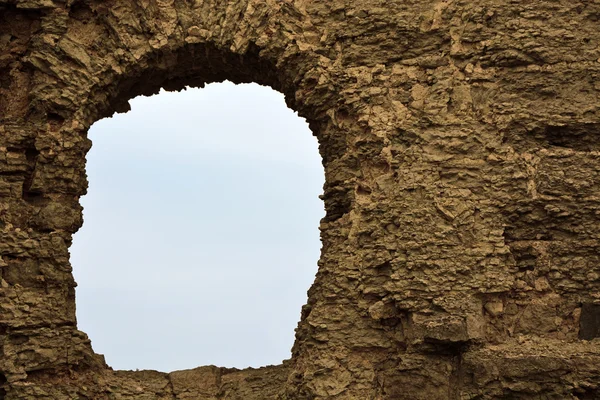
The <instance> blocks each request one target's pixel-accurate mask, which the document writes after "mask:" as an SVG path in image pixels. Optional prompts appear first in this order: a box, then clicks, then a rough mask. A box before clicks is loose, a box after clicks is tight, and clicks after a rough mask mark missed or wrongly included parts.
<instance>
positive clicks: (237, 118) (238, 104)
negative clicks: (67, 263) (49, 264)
mask: <svg viewBox="0 0 600 400" xmlns="http://www.w3.org/2000/svg"><path fill="white" fill-rule="evenodd" d="M131 105H132V111H130V112H129V113H127V114H119V115H116V116H114V117H113V118H109V119H104V120H102V121H99V122H97V123H96V124H94V126H93V127H92V129H91V130H90V133H89V135H90V138H91V139H92V140H93V143H94V144H93V147H92V149H91V151H90V153H89V154H88V158H87V173H88V178H89V182H90V187H89V191H88V195H86V196H85V197H83V199H82V204H83V206H84V208H85V209H84V220H85V222H84V225H83V228H82V229H81V230H80V231H79V232H78V233H76V234H75V236H74V243H73V246H72V247H71V262H72V265H73V271H74V274H75V279H76V280H77V282H78V284H79V286H78V287H77V318H78V324H79V329H81V330H83V331H84V332H86V333H87V334H88V335H89V336H90V339H91V340H92V346H93V348H94V350H95V351H96V352H97V353H100V354H104V355H105V357H106V360H107V362H108V364H109V365H111V366H112V367H113V368H115V369H156V370H160V371H172V370H178V369H186V368H194V367H197V366H200V365H209V364H214V365H218V366H225V367H238V368H245V367H248V366H253V367H258V366H263V365H269V364H278V363H280V362H281V361H282V360H283V359H286V358H289V357H290V348H291V346H292V344H293V341H294V329H295V327H296V325H297V323H298V320H299V318H300V309H301V307H302V305H303V304H305V302H306V291H307V290H308V288H309V286H310V285H311V283H312V282H313V280H314V275H315V273H316V270H317V265H316V263H317V260H318V258H319V250H320V241H319V231H318V225H319V220H320V219H321V218H322V217H323V215H324V211H323V203H322V201H321V200H319V198H318V195H319V194H321V193H322V187H323V168H322V166H321V158H320V156H319V153H318V147H317V141H316V139H315V138H314V137H313V136H312V134H311V132H310V130H309V129H308V126H307V124H306V122H305V120H304V119H302V118H300V117H298V116H297V115H296V114H295V113H294V112H293V111H291V110H290V109H288V108H287V106H286V105H285V102H284V100H283V95H281V94H280V93H278V92H275V91H273V90H272V89H270V88H266V87H261V86H258V85H255V84H252V85H237V86H236V85H233V84H231V83H229V82H225V83H221V84H212V85H208V86H207V87H206V88H204V89H188V90H187V91H184V92H180V93H161V94H159V95H157V96H153V97H138V98H136V99H134V100H132V101H131Z"/></svg>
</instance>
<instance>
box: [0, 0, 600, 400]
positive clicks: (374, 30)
mask: <svg viewBox="0 0 600 400" xmlns="http://www.w3.org/2000/svg"><path fill="white" fill-rule="evenodd" d="M599 24H600V3H599V2H598V1H593V0H579V1H578V0H554V1H543V0H533V1H512V0H488V1H483V0H481V1H477V0H475V1H473V0H469V1H466V0H445V1H435V0H431V1H422V0H421V1H416V0H385V1H384V0H370V1H365V0H328V1H314V0H313V1H311V0H228V1H222V0H105V1H100V0H0V197H1V200H0V235H1V240H0V257H1V258H0V272H1V281H0V384H1V385H2V389H0V399H2V398H4V399H59V400H60V399H169V400H171V399H201V400H202V399H206V400H208V399H211V400H212V399H228V400H230V399H240V400H241V399H244V400H251V399H276V398H279V399H288V400H292V399H296V400H299V399H306V400H308V399H361V400H362V399H372V400H388V399H389V400H392V399H407V400H408V399H411V400H421V399H423V400H424V399H426V400H438V399H439V400H442V399H461V400H462V399H598V398H600V340H598V339H595V340H594V338H597V337H600V305H599V304H600V223H599V222H600V221H599V220H600V31H599V30H598V26H599ZM225 79H228V80H231V81H233V82H257V83H260V84H263V85H268V86H270V87H272V88H274V89H276V90H279V91H281V92H282V93H284V94H285V96H286V101H287V103H288V105H289V107H291V108H292V109H294V110H296V111H298V112H299V114H300V115H301V116H303V117H305V118H306V119H307V120H308V121H309V123H310V127H311V129H312V131H313V133H314V135H315V136H316V137H317V138H318V140H319V143H320V153H321V156H322V158H323V165H324V168H325V175H326V183H325V187H324V196H323V200H324V203H325V208H326V217H325V218H324V219H323V221H322V222H321V226H320V229H321V238H322V243H323V249H322V254H321V259H320V261H319V272H318V274H317V277H316V280H315V283H314V284H313V286H312V287H311V289H310V290H309V299H308V304H307V305H306V306H304V308H303V309H302V315H301V319H300V322H299V325H298V329H297V332H296V343H295V345H294V348H293V351H292V359H291V360H289V361H287V362H285V363H284V364H283V365H280V366H272V367H267V368H261V369H254V370H253V369H250V370H244V371H237V370H228V369H224V368H217V367H201V368H198V369H195V370H191V371H179V372H173V373H170V374H166V373H159V372H154V371H140V372H125V371H113V370H111V369H110V368H109V367H108V366H106V365H105V363H104V360H103V357H102V356H100V355H96V354H94V353H93V351H92V349H91V346H90V341H89V339H88V338H87V336H86V334H85V333H83V332H81V331H79V330H77V325H76V319H75V286H76V284H75V282H74V280H73V276H72V274H71V265H70V263H69V252H68V248H69V245H70V244H71V240H72V235H73V234H74V233H75V232H76V231H77V229H79V227H80V226H81V224H82V216H81V206H80V205H79V198H80V196H82V195H83V194H85V191H86V187H87V181H86V174H85V155H86V152H87V151H88V150H89V149H90V146H91V142H90V140H89V139H88V138H87V130H88V128H89V127H90V126H91V124H93V123H94V122H95V121H97V120H98V119H100V118H102V117H106V116H110V115H112V114H113V113H115V112H125V111H127V110H128V101H129V100H130V99H132V98H133V97H135V96H137V95H141V94H144V95H150V94H153V93H157V92H158V90H159V89H160V88H165V89H166V90H180V89H182V88H184V87H185V86H194V87H201V86H203V85H204V84H206V83H209V82H219V81H223V80H225ZM174 127H176V122H175V121H174Z"/></svg>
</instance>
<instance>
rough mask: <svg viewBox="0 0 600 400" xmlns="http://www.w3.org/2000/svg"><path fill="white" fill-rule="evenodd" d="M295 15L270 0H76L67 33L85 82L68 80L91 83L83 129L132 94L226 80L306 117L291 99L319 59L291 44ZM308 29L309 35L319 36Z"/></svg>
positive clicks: (306, 109) (295, 36)
mask: <svg viewBox="0 0 600 400" xmlns="http://www.w3.org/2000/svg"><path fill="white" fill-rule="evenodd" d="M111 3H114V4H111ZM302 16H303V13H302V12H301V11H300V10H298V9H296V5H295V2H290V1H276V0H267V1H264V0H261V1H258V0H237V1H228V2H221V1H215V0H196V1H192V2H173V1H160V2H141V1H133V0H129V1H124V2H118V4H116V2H110V1H109V2H99V1H92V2H89V3H88V2H85V3H83V2H77V3H75V5H74V6H72V8H71V11H70V17H71V19H70V26H69V29H68V32H67V38H68V41H69V42H73V43H75V44H76V45H75V47H77V48H80V47H84V48H85V49H84V50H85V51H86V53H87V54H88V55H89V56H90V57H89V59H88V58H86V57H82V59H81V60H79V61H80V64H81V65H85V67H86V68H85V70H86V71H84V73H85V75H87V76H86V77H85V79H83V80H81V81H82V82H84V83H82V84H79V83H77V82H78V81H79V80H76V81H75V82H76V85H78V86H82V85H83V86H86V83H85V81H94V83H93V84H92V85H91V87H88V88H87V89H88V90H86V93H85V101H84V102H83V103H81V102H79V104H80V105H83V107H81V108H80V110H79V111H78V115H79V117H78V119H79V120H81V121H83V122H85V125H87V126H89V125H91V124H92V123H93V122H95V121H97V120H98V119H101V118H103V117H106V116H110V115H112V114H113V113H114V112H124V111H128V110H129V105H128V102H129V100H131V99H133V98H135V97H136V96H138V95H152V94H156V93H158V92H159V90H160V89H165V90H168V91H176V90H181V89H183V88H185V87H188V86H189V87H203V86H204V85H205V84H207V83H215V82H222V81H225V80H228V81H231V82H233V83H251V82H254V83H258V84H261V85H265V86H269V87H271V88H273V89H275V90H277V91H280V92H282V93H283V94H284V95H285V96H286V102H287V104H288V106H289V107H290V108H292V109H294V110H295V111H297V112H299V114H301V115H302V116H304V117H306V118H307V119H308V120H309V122H310V120H311V119H313V118H312V115H311V114H314V113H313V112H311V107H310V106H308V105H307V104H298V101H297V99H296V97H297V96H298V95H297V90H298V89H299V86H301V85H302V84H301V82H302V81H303V80H305V79H306V77H305V75H306V74H307V72H308V71H310V70H311V69H312V68H314V66H315V65H317V64H318V63H317V62H316V61H315V60H316V59H318V58H319V56H318V54H316V53H315V52H314V51H307V50H306V49H305V46H300V45H298V43H297V41H300V37H304V36H306V35H307V32H306V31H307V30H310V29H307V28H306V27H302V32H301V33H296V32H295V31H296V30H299V29H300V28H299V26H301V24H300V23H299V21H300V20H301V19H302ZM311 29H313V30H315V32H313V34H311V35H310V36H311V37H316V38H318V37H320V36H319V35H320V33H319V32H316V31H317V28H314V27H313V28H311ZM83 36H90V37H96V38H102V39H101V40H98V39H97V40H93V39H91V38H90V39H82V37H83ZM69 45H71V43H69ZM69 45H67V46H66V47H67V51H68V50H69V49H68V46H69ZM73 53H74V57H77V54H76V53H77V52H73ZM94 53H96V54H94ZM96 55H98V56H100V57H95V56H96ZM91 57H93V58H91ZM94 77H100V78H99V79H98V78H94ZM313 83H314V82H313ZM300 103H304V102H300ZM86 104H87V105H88V107H85V105H86Z"/></svg>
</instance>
